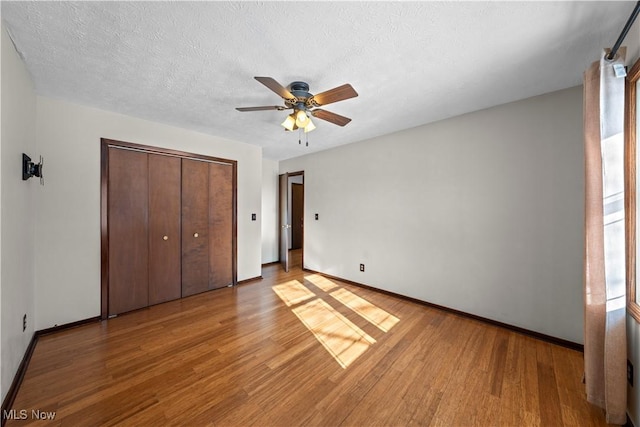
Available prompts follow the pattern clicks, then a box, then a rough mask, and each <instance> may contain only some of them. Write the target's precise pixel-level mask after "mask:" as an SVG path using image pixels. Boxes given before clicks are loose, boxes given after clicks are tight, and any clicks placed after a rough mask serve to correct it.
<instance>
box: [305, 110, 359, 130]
mask: <svg viewBox="0 0 640 427" xmlns="http://www.w3.org/2000/svg"><path fill="white" fill-rule="evenodd" d="M311 114H312V115H313V117H317V118H319V119H322V120H326V121H328V122H331V123H333V124H334V125H338V126H345V125H346V124H348V123H349V122H350V121H351V119H350V118H349V117H345V116H341V115H340V114H336V113H332V112H331V111H327V110H321V109H319V108H316V109H315V110H311Z"/></svg>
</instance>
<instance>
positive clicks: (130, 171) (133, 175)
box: [107, 148, 149, 315]
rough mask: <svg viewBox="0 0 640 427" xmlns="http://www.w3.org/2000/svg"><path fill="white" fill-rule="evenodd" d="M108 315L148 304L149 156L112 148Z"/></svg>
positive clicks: (109, 177) (109, 176)
mask: <svg viewBox="0 0 640 427" xmlns="http://www.w3.org/2000/svg"><path fill="white" fill-rule="evenodd" d="M108 156H109V175H108V180H109V183H108V189H109V196H108V200H109V203H108V207H107V209H108V215H109V306H108V312H109V315H112V314H118V313H124V312H125V311H131V310H135V309H137V308H141V307H146V306H147V305H149V298H148V283H149V269H148V262H149V252H148V238H147V215H148V209H149V206H148V200H149V199H148V193H147V191H148V179H149V176H148V172H149V169H148V166H149V165H148V156H147V154H146V153H141V152H137V151H131V150H123V149H119V148H109V152H108Z"/></svg>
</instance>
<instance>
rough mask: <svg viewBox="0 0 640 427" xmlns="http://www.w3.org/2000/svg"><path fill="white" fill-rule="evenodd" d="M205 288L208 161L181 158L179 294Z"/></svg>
mask: <svg viewBox="0 0 640 427" xmlns="http://www.w3.org/2000/svg"><path fill="white" fill-rule="evenodd" d="M209 289H210V288H209V163H208V162H202V161H197V160H190V159H183V160H182V296H183V297H185V296H188V295H194V294H197V293H200V292H204V291H207V290H209Z"/></svg>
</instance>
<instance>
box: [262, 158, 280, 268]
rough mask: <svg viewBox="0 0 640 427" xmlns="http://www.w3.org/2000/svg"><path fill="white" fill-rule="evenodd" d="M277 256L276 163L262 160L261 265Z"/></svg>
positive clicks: (272, 260) (275, 259) (273, 260)
mask: <svg viewBox="0 0 640 427" xmlns="http://www.w3.org/2000/svg"><path fill="white" fill-rule="evenodd" d="M278 258H279V255H278V162H276V161H275V160H269V159H263V160H262V263H263V264H268V263H270V262H275V261H277V260H278Z"/></svg>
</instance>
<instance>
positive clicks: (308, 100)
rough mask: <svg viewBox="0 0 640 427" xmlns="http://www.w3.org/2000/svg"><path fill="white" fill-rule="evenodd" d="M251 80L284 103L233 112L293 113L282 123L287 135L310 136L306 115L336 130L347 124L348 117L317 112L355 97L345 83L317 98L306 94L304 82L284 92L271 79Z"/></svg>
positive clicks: (294, 83)
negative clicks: (298, 132)
mask: <svg viewBox="0 0 640 427" xmlns="http://www.w3.org/2000/svg"><path fill="white" fill-rule="evenodd" d="M255 79H256V80H257V81H259V82H260V83H262V84H263V85H265V86H266V87H267V88H269V89H271V90H272V91H273V92H275V93H277V94H278V95H280V97H281V98H282V99H283V100H284V106H281V105H274V106H263V107H238V108H236V110H238V111H241V112H246V111H266V110H277V111H283V110H293V113H291V114H289V115H288V116H287V117H286V118H285V119H284V122H282V126H283V127H284V128H285V129H286V130H288V131H294V130H296V129H304V132H305V133H308V132H311V131H312V130H314V129H315V128H316V126H315V124H313V122H312V121H311V117H309V116H310V115H311V116H313V117H316V118H318V119H321V120H325V121H328V122H330V123H333V124H335V125H338V126H345V125H346V124H348V123H349V122H350V121H351V119H350V118H348V117H344V116H341V115H339V114H335V113H332V112H330V111H327V110H322V109H320V108H318V107H320V106H322V105H327V104H331V103H333V102H338V101H343V100H345V99H349V98H354V97H356V96H358V93H357V92H356V91H355V90H354V89H353V87H351V85H350V84H348V83H347V84H344V85H342V86H338V87H336V88H333V89H330V90H328V91H325V92H322V93H319V94H317V95H312V94H311V93H309V85H308V84H307V83H305V82H299V81H296V82H292V83H291V84H290V85H289V89H287V88H285V87H284V86H282V85H281V84H280V83H278V82H277V81H275V80H274V79H272V78H271V77H255Z"/></svg>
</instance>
